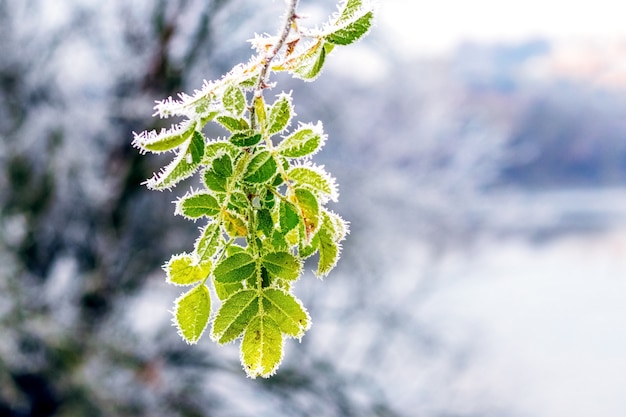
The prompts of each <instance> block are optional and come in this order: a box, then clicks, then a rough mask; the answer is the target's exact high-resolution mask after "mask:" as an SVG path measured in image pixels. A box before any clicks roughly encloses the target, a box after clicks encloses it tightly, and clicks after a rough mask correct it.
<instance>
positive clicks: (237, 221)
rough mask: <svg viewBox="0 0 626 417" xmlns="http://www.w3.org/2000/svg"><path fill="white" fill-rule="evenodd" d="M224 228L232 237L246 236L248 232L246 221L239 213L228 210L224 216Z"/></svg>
mask: <svg viewBox="0 0 626 417" xmlns="http://www.w3.org/2000/svg"><path fill="white" fill-rule="evenodd" d="M222 218H223V220H224V229H226V233H228V234H229V235H230V236H231V237H245V236H246V235H247V234H248V226H247V225H246V221H245V220H244V219H243V218H242V217H241V216H240V215H239V214H237V213H234V212H232V211H226V212H224V213H223V216H222Z"/></svg>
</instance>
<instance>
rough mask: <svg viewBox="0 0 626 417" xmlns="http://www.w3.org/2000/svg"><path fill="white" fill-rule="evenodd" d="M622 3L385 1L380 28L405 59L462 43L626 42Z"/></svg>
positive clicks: (608, 0) (601, 0) (596, 0)
mask: <svg viewBox="0 0 626 417" xmlns="http://www.w3.org/2000/svg"><path fill="white" fill-rule="evenodd" d="M620 4H621V2H619V1H615V0H594V1H589V0H578V1H563V0H525V1H519V0H515V1H502V0H474V1H464V0H438V1H420V0H417V1H413V0H383V1H381V3H380V10H379V22H378V24H379V25H380V26H381V27H383V28H384V30H385V31H389V33H390V34H392V36H393V37H394V38H395V42H394V44H396V45H397V46H398V48H399V49H402V50H404V51H405V52H407V53H412V54H419V55H433V54H434V55H437V54H442V53H445V52H447V51H449V50H450V49H451V48H453V47H454V46H455V45H457V44H458V43H460V42H463V41H480V42H498V41H516V40H522V39H528V38H533V37H542V38H549V39H554V40H560V41H572V40H581V39H594V40H605V39H607V40H615V39H619V38H621V39H623V40H625V41H626V24H625V23H624V10H626V7H624V6H620Z"/></svg>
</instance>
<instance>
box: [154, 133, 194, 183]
mask: <svg viewBox="0 0 626 417" xmlns="http://www.w3.org/2000/svg"><path fill="white" fill-rule="evenodd" d="M203 156H204V136H203V135H202V133H200V132H198V131H197V130H196V131H194V132H193V136H192V138H191V140H190V141H189V143H188V145H187V147H186V148H184V150H181V152H179V153H178V155H177V156H176V158H175V159H174V160H173V161H172V162H170V163H169V164H168V165H167V166H166V167H165V168H164V169H163V171H161V172H160V173H158V174H155V175H154V177H152V178H151V179H149V180H148V181H146V186H147V187H148V188H150V189H152V190H165V189H168V188H171V187H173V186H174V185H176V184H177V183H178V182H180V181H182V180H184V179H185V178H189V177H190V176H192V175H193V173H194V172H196V170H197V169H198V166H199V164H200V161H202V157H203Z"/></svg>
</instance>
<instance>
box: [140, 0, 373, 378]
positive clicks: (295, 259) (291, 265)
mask: <svg viewBox="0 0 626 417" xmlns="http://www.w3.org/2000/svg"><path fill="white" fill-rule="evenodd" d="M372 16H373V14H372V9H371V6H369V4H367V3H364V2H363V1H361V0H348V1H345V2H344V3H343V4H342V7H341V9H340V11H339V12H338V13H337V14H336V15H334V16H332V17H331V19H330V21H329V23H328V24H327V25H325V26H324V27H323V28H322V29H316V30H315V31H308V32H307V31H304V30H303V29H300V28H298V25H297V24H296V16H295V14H294V16H293V18H292V19H291V20H288V24H289V25H290V31H289V33H288V36H287V37H286V38H282V39H278V38H273V37H268V36H265V37H257V38H256V39H255V40H254V41H253V42H254V44H255V47H256V48H257V52H258V54H257V56H255V57H253V58H252V59H251V60H250V61H249V62H248V64H245V65H243V64H240V65H237V66H236V67H234V68H233V69H232V70H231V71H230V72H229V73H228V74H226V75H225V76H224V77H222V78H221V79H220V80H217V81H212V82H205V84H204V86H203V88H202V89H201V90H200V91H196V93H195V94H194V95H193V96H188V95H185V94H181V95H180V99H179V100H172V99H171V98H169V99H167V100H164V101H161V102H157V105H156V106H155V109H156V114H158V115H159V116H160V117H170V116H183V117H184V118H185V121H183V122H182V123H180V124H178V125H175V126H173V127H172V128H171V129H169V130H161V131H160V132H156V131H146V132H142V133H140V134H135V138H134V141H133V144H134V145H135V146H136V147H137V148H139V149H140V150H141V151H142V152H152V153H162V152H174V154H175V157H174V158H173V160H172V161H171V162H170V163H169V164H168V165H166V166H165V167H164V168H163V169H162V170H161V171H160V172H158V173H156V174H155V175H154V176H153V177H152V178H151V179H149V180H147V181H146V184H147V186H148V187H149V188H151V189H155V190H164V189H171V188H172V187H174V186H175V185H176V184H178V183H179V182H180V181H182V180H184V179H186V178H188V177H190V176H192V175H194V174H196V173H198V172H199V173H200V178H201V187H200V188H199V189H195V190H194V189H192V190H191V191H189V192H187V193H186V194H185V195H184V196H182V197H181V198H179V199H178V200H177V201H176V203H175V204H176V208H175V213H176V214H178V215H181V216H183V217H185V218H187V219H190V220H194V221H195V220H199V219H200V220H202V221H204V222H205V223H206V224H205V225H204V226H203V227H201V229H200V234H199V236H198V238H197V239H196V241H195V243H194V246H193V250H192V251H189V252H184V253H181V254H177V255H173V256H172V257H171V259H170V260H169V261H168V262H167V263H166V264H165V265H164V270H165V272H166V274H167V281H168V282H169V283H171V284H174V285H179V286H188V287H191V288H190V289H189V290H188V291H186V292H184V293H183V294H182V295H181V296H180V297H179V298H178V299H177V300H176V301H175V307H174V311H173V315H174V318H173V321H174V324H175V325H176V327H178V330H179V333H180V335H181V336H182V338H183V339H184V340H185V341H187V342H188V343H191V344H193V343H197V342H198V340H199V339H200V337H201V336H202V334H203V332H204V331H205V329H207V327H208V326H209V324H210V323H212V326H211V330H210V335H211V338H212V339H213V340H214V341H215V342H217V343H219V344H224V343H230V342H232V341H235V340H238V339H241V361H242V364H243V366H244V369H245V371H246V373H247V374H248V375H249V376H250V377H256V376H263V377H267V376H270V375H272V374H273V373H274V372H275V371H276V369H277V367H278V365H279V364H280V362H281V359H282V352H283V342H284V339H285V338H297V339H300V338H301V337H302V336H303V334H304V333H305V331H306V330H307V329H308V328H309V327H310V325H311V319H310V317H309V315H308V313H307V311H306V309H305V308H304V306H303V305H302V303H301V301H300V300H298V299H297V298H296V297H295V296H294V294H293V291H292V290H293V285H294V282H295V281H296V280H297V279H298V278H299V277H300V275H301V273H302V265H303V262H304V260H305V259H306V258H308V257H311V256H313V255H314V254H316V253H317V254H319V256H318V262H317V268H316V271H315V274H316V275H317V276H318V277H324V276H326V275H327V274H328V273H329V272H330V271H331V270H332V269H333V267H334V266H335V264H336V262H337V260H338V258H339V255H340V252H341V241H342V240H343V239H344V237H345V235H346V234H347V232H348V225H347V223H346V222H345V221H344V220H343V219H342V218H341V217H339V216H338V215H337V214H335V213H333V212H332V211H330V210H329V209H327V208H326V207H325V204H326V203H327V202H328V201H336V200H337V197H338V193H337V187H336V184H335V180H334V179H333V178H332V177H331V176H330V175H329V174H328V173H327V172H326V171H325V170H324V168H323V167H321V166H317V165H315V164H314V163H312V162H311V157H312V156H313V155H314V154H315V153H316V152H318V151H319V150H320V149H321V148H322V146H323V145H324V143H325V141H326V135H325V134H324V131H323V126H322V123H321V122H317V123H300V124H298V125H297V126H295V127H293V128H292V129H289V128H290V126H291V125H292V119H293V117H294V115H295V112H294V108H293V104H292V97H291V95H290V94H285V93H281V94H279V95H278V96H277V97H276V99H275V100H274V101H273V102H272V103H266V101H265V99H264V97H263V94H262V93H263V89H264V88H267V87H268V84H267V83H266V79H264V77H266V74H267V73H268V71H267V70H268V69H269V70H271V71H273V72H279V71H286V72H289V73H291V74H293V75H294V76H295V77H298V78H302V79H305V80H312V79H314V78H315V77H316V76H317V75H318V74H319V72H320V71H321V69H322V66H323V64H324V61H325V56H326V55H327V54H328V53H330V51H332V49H333V48H334V46H335V45H348V44H350V43H352V42H354V41H356V40H357V39H359V38H361V37H362V36H363V35H364V34H365V33H366V32H367V31H368V29H369V27H370V25H371V22H372ZM271 50H276V51H275V52H278V54H277V55H276V53H275V55H271V54H270V52H268V51H271ZM271 71H270V72H271ZM209 122H212V123H217V124H219V125H220V126H222V127H223V128H224V129H225V130H226V131H227V132H228V134H227V136H226V137H224V138H208V137H206V136H205V134H204V133H203V128H204V127H205V125H206V124H207V123H209ZM212 294H213V295H212ZM215 297H217V299H218V300H219V308H217V310H216V313H215V314H214V315H212V298H215Z"/></svg>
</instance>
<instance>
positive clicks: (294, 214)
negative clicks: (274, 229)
mask: <svg viewBox="0 0 626 417" xmlns="http://www.w3.org/2000/svg"><path fill="white" fill-rule="evenodd" d="M298 223H300V216H299V215H298V209H297V208H296V207H295V206H294V205H293V204H291V203H290V202H288V201H285V200H280V207H279V224H280V230H281V232H282V233H283V234H285V233H287V232H288V231H290V230H291V229H293V228H294V227H296V226H297V225H298Z"/></svg>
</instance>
